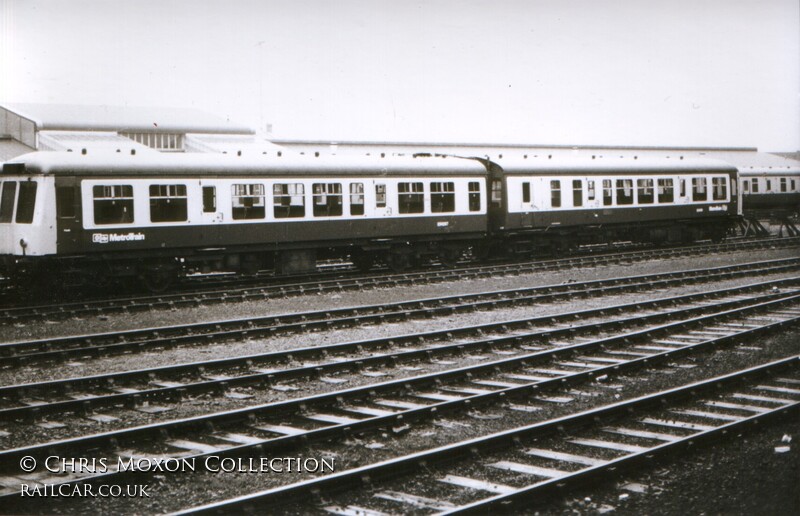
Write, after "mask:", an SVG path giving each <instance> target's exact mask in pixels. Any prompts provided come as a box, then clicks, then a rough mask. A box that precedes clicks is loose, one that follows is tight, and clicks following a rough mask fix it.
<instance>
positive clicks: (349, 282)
mask: <svg viewBox="0 0 800 516" xmlns="http://www.w3.org/2000/svg"><path fill="white" fill-rule="evenodd" d="M798 245H800V237H787V238H770V239H757V240H741V241H733V242H727V243H723V244H706V245H694V246H688V247H677V248H668V249H645V250H635V251H626V252H621V253H613V254H588V255H579V256H574V257H568V258H563V259H558V260H544V261H534V262H523V263H511V264H494V265H477V266H467V267H462V268H444V269H433V270H428V271H422V272H408V273H402V274H386V273H378V274H371V275H349V274H345V275H342V274H341V271H335V272H332V273H327V274H323V275H322V276H321V277H317V278H316V279H314V280H312V281H301V282H296V280H293V281H292V282H288V283H285V281H286V279H285V278H284V279H281V278H275V277H272V276H267V277H265V278H263V279H259V278H258V277H256V278H245V279H242V278H240V277H236V278H232V279H230V280H224V279H208V278H206V279H197V280H196V281H195V283H199V285H195V286H188V287H185V288H188V289H189V290H188V291H184V292H179V293H174V294H162V295H156V296H133V297H117V298H112V299H90V300H85V301H79V302H61V303H56V304H48V305H28V306H5V307H3V308H0V324H13V323H18V322H24V321H29V320H43V319H44V320H59V319H64V318H68V317H81V316H87V315H98V314H107V313H115V312H116V313H118V312H137V311H143V310H152V309H157V308H176V307H181V306H198V305H207V304H214V303H224V302H236V301H248V300H262V299H272V298H276V297H280V298H283V297H287V296H296V295H304V294H316V293H325V292H340V291H346V290H362V289H366V288H380V287H394V286H398V285H412V284H421V283H434V282H444V281H452V280H454V279H469V278H482V277H491V276H500V275H511V274H525V273H531V272H540V271H553V270H563V269H570V268H575V267H591V266H597V265H608V264H618V263H628V262H634V261H644V260H651V259H666V258H674V257H680V256H695V255H702V254H708V253H720V252H731V251H738V250H745V249H760V248H774V247H795V246H798ZM331 276H333V277H331ZM215 281H216V282H217V285H216V286H215V287H214V288H205V287H207V286H209V283H213V282H215ZM276 281H277V283H276ZM254 282H255V283H256V284H253V283H254ZM190 283H191V282H190ZM243 285H246V286H243ZM198 286H199V287H200V288H198ZM9 297H13V296H9ZM9 302H10V303H15V304H16V303H18V302H19V301H18V299H16V300H13V301H9Z"/></svg>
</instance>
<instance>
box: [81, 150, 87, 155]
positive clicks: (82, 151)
mask: <svg viewBox="0 0 800 516" xmlns="http://www.w3.org/2000/svg"><path fill="white" fill-rule="evenodd" d="M81 156H86V149H85V148H84V149H81Z"/></svg>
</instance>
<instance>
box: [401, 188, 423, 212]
mask: <svg viewBox="0 0 800 516" xmlns="http://www.w3.org/2000/svg"><path fill="white" fill-rule="evenodd" d="M397 192H398V211H399V212H400V213H422V212H423V211H425V200H424V195H423V189H422V183H397Z"/></svg>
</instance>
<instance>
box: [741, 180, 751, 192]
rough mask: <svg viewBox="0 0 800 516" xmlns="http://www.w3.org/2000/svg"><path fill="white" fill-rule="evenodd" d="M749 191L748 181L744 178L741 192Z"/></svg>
mask: <svg viewBox="0 0 800 516" xmlns="http://www.w3.org/2000/svg"><path fill="white" fill-rule="evenodd" d="M749 191H750V181H748V180H746V179H745V180H744V182H743V183H742V192H744V193H748V192H749Z"/></svg>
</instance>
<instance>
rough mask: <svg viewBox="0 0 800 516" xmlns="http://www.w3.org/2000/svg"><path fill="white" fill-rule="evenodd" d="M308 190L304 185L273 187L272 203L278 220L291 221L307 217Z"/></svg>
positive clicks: (293, 184) (276, 185)
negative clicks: (306, 194) (306, 193)
mask: <svg viewBox="0 0 800 516" xmlns="http://www.w3.org/2000/svg"><path fill="white" fill-rule="evenodd" d="M305 192H306V188H305V186H304V185H303V183H283V184H275V185H272V201H273V204H274V205H275V208H274V213H275V218H276V219H287V218H289V219H291V218H299V217H305V215H306V199H305Z"/></svg>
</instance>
